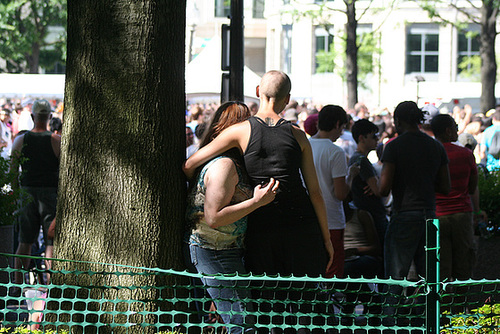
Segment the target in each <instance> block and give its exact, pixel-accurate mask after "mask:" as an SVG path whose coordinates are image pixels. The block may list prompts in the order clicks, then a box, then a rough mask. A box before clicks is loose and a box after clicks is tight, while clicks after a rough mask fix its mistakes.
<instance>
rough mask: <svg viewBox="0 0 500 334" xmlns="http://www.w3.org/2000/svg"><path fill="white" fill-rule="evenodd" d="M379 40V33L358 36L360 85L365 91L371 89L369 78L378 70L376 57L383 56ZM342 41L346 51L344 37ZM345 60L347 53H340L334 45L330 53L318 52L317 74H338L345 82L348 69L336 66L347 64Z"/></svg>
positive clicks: (343, 48) (329, 49) (329, 50)
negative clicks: (368, 82)
mask: <svg viewBox="0 0 500 334" xmlns="http://www.w3.org/2000/svg"><path fill="white" fill-rule="evenodd" d="M377 38H378V33H377V32H374V31H372V32H368V33H364V34H360V35H358V36H356V39H357V43H356V44H357V45H358V55H357V64H358V84H359V85H360V86H361V87H363V88H365V89H368V88H369V87H368V85H367V82H366V78H367V76H368V75H369V74H370V73H374V72H375V71H376V70H377V68H378V67H377V62H376V59H374V55H376V56H377V55H378V56H380V55H381V54H382V49H381V48H380V47H379V46H378V43H377ZM340 40H341V43H342V47H341V49H342V50H345V48H346V45H345V44H346V42H345V40H346V39H345V36H342V37H341V39H340ZM345 60H346V53H345V52H338V50H335V48H334V46H333V43H332V45H330V47H329V48H328V51H324V50H323V51H320V52H318V54H317V56H316V62H317V63H318V67H317V68H316V72H317V73H325V72H336V73H337V74H338V75H339V76H341V77H342V78H343V80H344V81H345V79H346V68H345V67H344V66H338V65H336V64H338V63H341V64H343V63H345Z"/></svg>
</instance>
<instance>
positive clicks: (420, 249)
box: [380, 101, 450, 279]
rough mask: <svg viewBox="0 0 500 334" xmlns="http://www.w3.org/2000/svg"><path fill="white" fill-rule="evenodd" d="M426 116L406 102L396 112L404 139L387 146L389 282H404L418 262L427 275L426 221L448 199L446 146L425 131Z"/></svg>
mask: <svg viewBox="0 0 500 334" xmlns="http://www.w3.org/2000/svg"><path fill="white" fill-rule="evenodd" d="M423 119H424V117H423V112H422V111H421V110H420V109H419V108H418V107H417V104H416V103H415V102H411V101H405V102H401V103H400V104H399V105H398V106H397V107H396V109H395V111H394V122H395V125H396V130H397V132H398V134H399V136H398V137H397V138H396V139H394V140H392V141H390V142H389V143H387V145H386V147H385V149H384V153H383V156H382V162H383V163H384V166H383V169H382V174H381V179H380V194H381V195H382V196H387V195H388V194H389V192H390V191H391V190H392V196H393V199H394V202H393V208H392V215H391V220H390V222H389V226H388V229H387V234H386V237H385V246H384V249H385V254H384V262H385V272H386V276H387V277H392V278H395V279H403V278H406V276H407V275H408V272H409V269H410V265H411V262H412V260H415V265H416V269H417V274H419V275H422V276H425V250H424V246H425V222H426V220H427V219H433V218H435V217H436V214H435V211H436V196H435V193H436V192H439V193H442V194H448V192H449V191H450V175H449V170H448V158H447V156H446V151H445V150H444V147H443V145H442V144H441V143H440V142H438V141H437V140H434V139H433V138H431V137H429V136H428V135H426V134H425V133H423V132H421V131H420V129H419V124H421V122H422V120H423Z"/></svg>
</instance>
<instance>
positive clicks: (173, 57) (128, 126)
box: [54, 0, 186, 318]
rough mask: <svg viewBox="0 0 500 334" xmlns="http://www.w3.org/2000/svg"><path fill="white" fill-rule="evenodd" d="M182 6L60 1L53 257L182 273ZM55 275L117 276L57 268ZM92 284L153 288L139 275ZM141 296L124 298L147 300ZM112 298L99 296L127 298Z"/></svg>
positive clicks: (131, 0) (176, 0)
mask: <svg viewBox="0 0 500 334" xmlns="http://www.w3.org/2000/svg"><path fill="white" fill-rule="evenodd" d="M185 6H186V3H185V0H166V1H165V0H144V1H135V0H94V1H81V0H69V1H68V55H67V70H66V87H65V101H64V102H65V111H64V128H63V138H62V153H61V166H60V169H61V171H60V182H59V197H58V207H57V227H56V238H55V256H56V257H57V258H62V259H69V260H84V261H91V262H99V263H109V264H125V265H132V266H140V267H148V268H155V267H159V268H174V269H181V268H183V266H182V256H181V244H182V235H183V222H184V208H185V193H186V191H185V188H186V182H185V178H184V175H183V173H182V170H181V165H182V162H183V161H184V159H185V150H184V148H185V136H184V130H183V129H184V124H185V119H184V115H185V83H184V56H185V52H184V50H185V45H184V44H185V37H184V34H185V16H186V15H185ZM54 268H55V269H56V270H60V269H66V270H74V269H76V268H78V269H80V270H104V271H107V272H112V271H115V270H118V269H117V268H114V267H113V266H106V265H87V266H83V267H82V265H76V264H73V263H65V262H60V263H57V262H56V263H55V264H54ZM127 271H128V270H127ZM56 279H57V278H56ZM60 279H61V280H64V283H66V284H68V282H67V280H68V278H67V277H64V278H60ZM90 280H91V281H92V282H91V284H92V285H94V286H95V285H100V284H106V285H111V286H118V285H136V286H145V285H152V286H156V285H158V282H157V281H156V280H157V279H156V278H155V277H154V276H141V275H139V276H127V277H121V279H120V277H116V275H115V276H107V277H104V276H103V277H100V278H99V277H95V276H94V277H91V278H89V283H90ZM82 281H83V280H82ZM96 281H98V282H96ZM80 282H81V281H80ZM56 283H57V282H56ZM70 283H71V284H75V283H74V282H70ZM125 290H126V289H125ZM139 290H141V289H137V290H132V291H128V292H126V293H125V294H127V295H128V296H129V298H132V299H144V298H147V299H149V298H154V296H151V295H150V292H149V291H142V292H141V291H139ZM122 291H123V290H122ZM119 292H120V290H118V294H116V293H114V292H113V291H107V292H106V291H105V292H104V293H103V294H102V295H101V296H102V298H103V299H109V298H113V296H115V297H116V296H118V298H120V299H126V297H125V296H124V295H120V294H119ZM99 293H102V291H100V292H99ZM111 318H112V317H111Z"/></svg>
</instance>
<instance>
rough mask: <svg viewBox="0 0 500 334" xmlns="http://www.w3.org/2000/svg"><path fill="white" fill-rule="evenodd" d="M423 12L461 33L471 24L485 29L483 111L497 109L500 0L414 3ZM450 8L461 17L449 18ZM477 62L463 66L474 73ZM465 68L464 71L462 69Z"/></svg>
mask: <svg viewBox="0 0 500 334" xmlns="http://www.w3.org/2000/svg"><path fill="white" fill-rule="evenodd" d="M414 1H415V3H417V4H418V5H419V6H420V7H421V8H422V9H424V10H425V11H427V13H428V15H429V18H431V19H432V20H433V21H435V22H441V23H442V24H445V25H452V26H454V27H456V28H457V29H458V30H462V31H464V30H465V28H466V27H467V25H468V24H469V23H475V24H478V25H479V26H480V27H481V33H480V35H479V38H480V43H481V48H480V60H481V61H480V71H479V73H480V78H481V110H482V111H483V112H486V111H487V110H489V109H491V108H494V107H495V105H496V97H495V84H496V79H497V61H496V50H495V43H496V42H495V40H496V36H497V28H496V25H497V18H498V14H499V13H500V0H482V1H481V2H480V3H481V6H478V5H477V4H476V3H475V2H472V1H464V2H454V1H448V0H414ZM450 8H452V9H454V10H456V11H457V13H459V14H460V16H461V17H460V18H459V19H458V20H457V19H449V18H447V17H445V15H442V13H444V12H446V11H448V10H449V9H450ZM477 62H478V60H477V59H469V60H464V61H462V62H461V63H460V65H459V66H462V67H464V66H465V67H467V69H468V72H466V74H471V73H472V72H471V69H472V67H471V66H469V65H471V64H477ZM462 67H461V68H462Z"/></svg>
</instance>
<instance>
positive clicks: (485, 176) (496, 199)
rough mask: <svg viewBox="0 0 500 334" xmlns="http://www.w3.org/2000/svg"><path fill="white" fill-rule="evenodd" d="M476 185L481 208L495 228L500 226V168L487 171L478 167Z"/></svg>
mask: <svg viewBox="0 0 500 334" xmlns="http://www.w3.org/2000/svg"><path fill="white" fill-rule="evenodd" d="M478 185H479V201H480V206H481V209H482V210H484V211H485V212H486V213H487V214H488V218H489V220H490V221H491V222H492V224H493V225H494V226H495V227H496V229H497V228H498V226H500V170H496V171H493V172H489V173H488V172H487V171H484V169H480V170H479V184H478Z"/></svg>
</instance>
